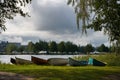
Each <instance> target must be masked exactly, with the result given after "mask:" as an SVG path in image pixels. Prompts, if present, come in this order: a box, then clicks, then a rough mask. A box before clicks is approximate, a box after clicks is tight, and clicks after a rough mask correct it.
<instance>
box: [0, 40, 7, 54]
mask: <svg viewBox="0 0 120 80" xmlns="http://www.w3.org/2000/svg"><path fill="white" fill-rule="evenodd" d="M7 45H8V41H0V52H5V48H6V46H7Z"/></svg>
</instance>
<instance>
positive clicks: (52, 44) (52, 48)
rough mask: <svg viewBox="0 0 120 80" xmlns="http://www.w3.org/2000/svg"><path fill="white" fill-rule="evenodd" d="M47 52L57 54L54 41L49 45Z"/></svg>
mask: <svg viewBox="0 0 120 80" xmlns="http://www.w3.org/2000/svg"><path fill="white" fill-rule="evenodd" d="M49 50H50V51H51V52H57V51H58V49H57V43H56V42H55V41H51V42H50V43H49Z"/></svg>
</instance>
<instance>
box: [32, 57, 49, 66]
mask: <svg viewBox="0 0 120 80" xmlns="http://www.w3.org/2000/svg"><path fill="white" fill-rule="evenodd" d="M31 61H32V62H33V63H35V64H37V65H46V64H48V63H47V60H45V59H41V58H37V57H34V56H31Z"/></svg>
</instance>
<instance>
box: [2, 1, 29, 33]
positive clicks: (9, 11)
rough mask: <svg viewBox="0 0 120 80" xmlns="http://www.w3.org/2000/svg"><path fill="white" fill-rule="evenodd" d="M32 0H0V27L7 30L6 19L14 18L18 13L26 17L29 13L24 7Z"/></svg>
mask: <svg viewBox="0 0 120 80" xmlns="http://www.w3.org/2000/svg"><path fill="white" fill-rule="evenodd" d="M30 2H31V0H0V28H1V30H4V31H5V30H6V27H5V22H6V19H14V17H15V16H16V15H17V14H20V15H21V16H23V17H25V16H26V15H28V13H25V12H24V11H23V10H22V7H23V6H25V5H26V4H28V3H30Z"/></svg>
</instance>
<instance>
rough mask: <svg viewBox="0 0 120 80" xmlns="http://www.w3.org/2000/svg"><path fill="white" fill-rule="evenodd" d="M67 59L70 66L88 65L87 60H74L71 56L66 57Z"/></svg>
mask: <svg viewBox="0 0 120 80" xmlns="http://www.w3.org/2000/svg"><path fill="white" fill-rule="evenodd" d="M68 61H69V65H70V66H87V65H88V61H84V60H81V61H79V60H75V59H72V58H70V57H69V58H68Z"/></svg>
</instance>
